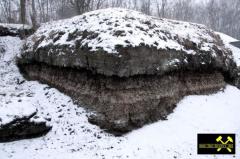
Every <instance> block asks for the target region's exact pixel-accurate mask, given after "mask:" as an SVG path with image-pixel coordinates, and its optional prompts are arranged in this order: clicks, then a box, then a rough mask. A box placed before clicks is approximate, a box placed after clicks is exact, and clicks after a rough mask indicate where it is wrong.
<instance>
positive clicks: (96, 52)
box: [18, 9, 236, 133]
mask: <svg viewBox="0 0 240 159" xmlns="http://www.w3.org/2000/svg"><path fill="white" fill-rule="evenodd" d="M18 65H19V68H20V70H21V72H22V73H23V74H24V75H25V77H27V78H28V79H32V80H39V81H41V82H43V83H48V84H50V85H52V86H54V87H56V88H58V89H59V90H61V91H63V92H65V93H66V94H68V95H70V96H71V97H72V98H73V99H75V100H76V102H78V103H79V104H80V105H83V106H85V107H86V108H89V109H90V111H91V112H93V113H92V115H91V116H89V119H90V121H91V122H93V123H95V124H97V125H99V126H100V127H102V128H104V129H107V130H109V131H111V132H116V133H123V132H127V131H130V130H132V129H134V128H137V127H141V126H143V125H144V124H146V123H150V122H154V121H156V120H159V119H165V118H166V116H167V115H168V114H169V113H171V112H172V111H173V109H174V107H175V105H176V104H177V103H178V102H179V101H180V100H181V99H182V98H183V97H184V96H186V95H190V94H209V93H214V92H216V91H218V90H219V89H221V88H223V87H225V81H226V79H227V80H231V79H232V78H234V77H235V76H236V71H235V70H236V63H235V62H234V60H233V57H232V53H231V51H230V50H228V49H226V48H225V46H224V44H223V42H222V40H221V38H220V37H219V36H218V35H216V34H215V33H214V32H213V31H211V30H209V29H207V28H206V27H205V26H203V25H199V24H193V23H187V22H180V21H173V20H168V19H158V18H155V17H151V16H147V15H144V14H142V13H140V12H136V11H131V10H125V9H104V10H98V11H93V12H89V13H86V14H83V15H81V16H76V17H74V18H72V19H67V20H61V21H57V22H52V23H47V24H44V25H43V26H41V27H40V28H39V29H38V30H37V31H36V33H35V34H33V35H32V36H30V37H29V38H28V39H27V42H26V44H25V46H24V50H23V53H22V56H21V57H20V58H19V59H18Z"/></svg>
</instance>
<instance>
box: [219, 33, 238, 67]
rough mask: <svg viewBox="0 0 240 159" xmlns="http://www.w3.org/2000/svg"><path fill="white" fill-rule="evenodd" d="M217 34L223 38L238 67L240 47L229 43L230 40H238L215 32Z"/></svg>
mask: <svg viewBox="0 0 240 159" xmlns="http://www.w3.org/2000/svg"><path fill="white" fill-rule="evenodd" d="M217 34H219V35H220V37H221V39H222V40H223V42H224V44H225V45H226V47H228V48H229V49H231V50H232V53H233V58H234V61H235V62H236V64H237V66H238V67H239V66H240V49H239V48H237V47H235V46H233V45H231V44H230V43H231V42H235V41H238V40H237V39H234V38H233V37H231V36H228V35H226V34H223V33H217Z"/></svg>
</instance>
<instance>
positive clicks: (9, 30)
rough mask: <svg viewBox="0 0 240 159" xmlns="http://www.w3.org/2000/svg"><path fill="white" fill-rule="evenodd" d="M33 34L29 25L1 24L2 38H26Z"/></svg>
mask: <svg viewBox="0 0 240 159" xmlns="http://www.w3.org/2000/svg"><path fill="white" fill-rule="evenodd" d="M32 33H33V29H32V27H31V26H29V25H23V24H5V23H0V36H18V37H21V38H24V37H26V36H29V35H30V34H32Z"/></svg>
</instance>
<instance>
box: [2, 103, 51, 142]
mask: <svg viewBox="0 0 240 159" xmlns="http://www.w3.org/2000/svg"><path fill="white" fill-rule="evenodd" d="M50 130H51V126H50V125H47V121H46V120H45V119H43V118H41V117H39V116H38V115H37V110H36V109H34V108H33V107H32V106H31V105H20V104H19V103H18V104H16V105H13V104H11V105H6V106H0V142H9V141H14V140H19V139H27V138H33V137H38V136H42V135H44V134H46V133H47V132H49V131H50Z"/></svg>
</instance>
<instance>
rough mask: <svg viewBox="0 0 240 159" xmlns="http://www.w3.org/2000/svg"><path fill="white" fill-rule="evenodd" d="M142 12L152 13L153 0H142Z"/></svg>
mask: <svg viewBox="0 0 240 159" xmlns="http://www.w3.org/2000/svg"><path fill="white" fill-rule="evenodd" d="M141 12H143V13H145V14H147V15H150V14H151V0H142V2H141Z"/></svg>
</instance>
